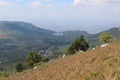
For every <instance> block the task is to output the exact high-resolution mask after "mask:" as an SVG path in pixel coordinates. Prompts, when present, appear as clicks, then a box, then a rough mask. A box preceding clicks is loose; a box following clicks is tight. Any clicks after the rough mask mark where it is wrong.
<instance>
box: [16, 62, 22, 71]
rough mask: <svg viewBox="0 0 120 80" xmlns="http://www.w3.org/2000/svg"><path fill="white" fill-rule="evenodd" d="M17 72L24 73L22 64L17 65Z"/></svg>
mask: <svg viewBox="0 0 120 80" xmlns="http://www.w3.org/2000/svg"><path fill="white" fill-rule="evenodd" d="M15 70H16V72H22V71H23V70H24V66H23V64H22V63H17V64H16V65H15Z"/></svg>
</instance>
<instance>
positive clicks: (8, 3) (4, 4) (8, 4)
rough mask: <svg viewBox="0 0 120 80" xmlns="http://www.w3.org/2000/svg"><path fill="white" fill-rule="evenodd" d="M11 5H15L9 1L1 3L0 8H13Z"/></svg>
mask: <svg viewBox="0 0 120 80" xmlns="http://www.w3.org/2000/svg"><path fill="white" fill-rule="evenodd" d="M11 5H14V3H12V2H7V1H0V6H11Z"/></svg>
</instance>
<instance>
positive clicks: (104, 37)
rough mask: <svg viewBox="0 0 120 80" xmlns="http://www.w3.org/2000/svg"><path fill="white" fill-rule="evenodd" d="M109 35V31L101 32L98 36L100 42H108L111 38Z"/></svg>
mask: <svg viewBox="0 0 120 80" xmlns="http://www.w3.org/2000/svg"><path fill="white" fill-rule="evenodd" d="M111 39H112V38H111V35H110V33H109V32H102V33H101V34H100V37H99V41H100V42H104V43H108V42H110V40H111Z"/></svg>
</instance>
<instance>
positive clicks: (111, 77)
mask: <svg viewBox="0 0 120 80" xmlns="http://www.w3.org/2000/svg"><path fill="white" fill-rule="evenodd" d="M119 52H120V42H113V43H109V44H108V45H107V46H105V47H99V46H98V47H96V48H95V50H92V49H91V50H88V51H87V52H84V53H83V54H81V53H77V54H74V55H71V56H67V57H65V58H59V59H56V60H54V61H51V62H48V63H47V64H44V65H42V66H37V67H36V68H35V69H31V70H27V71H25V72H22V73H18V74H15V75H12V76H9V77H6V78H3V79H1V80H21V79H22V80H120V57H119V56H120V54H119Z"/></svg>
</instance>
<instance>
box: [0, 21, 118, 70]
mask: <svg viewBox="0 0 120 80" xmlns="http://www.w3.org/2000/svg"><path fill="white" fill-rule="evenodd" d="M108 31H109V32H110V33H111V35H112V36H113V37H114V38H115V39H120V29H119V28H112V29H109V30H108ZM80 35H84V36H85V38H86V39H87V41H88V42H89V43H90V45H91V47H95V46H96V45H98V44H99V42H98V37H99V35H100V33H97V34H89V33H87V32H86V31H80V30H77V31H64V32H55V31H51V30H46V29H42V28H39V27H36V26H35V25H33V24H31V23H26V22H18V21H0V65H1V64H2V65H3V66H2V68H5V67H4V66H6V67H7V66H8V64H9V65H11V64H12V65H13V64H14V63H16V62H23V61H24V59H25V57H26V54H27V52H28V51H29V50H35V51H37V52H42V53H40V54H42V55H44V56H48V57H49V58H50V59H51V58H56V57H58V56H60V55H61V54H63V53H64V50H65V49H66V48H64V47H66V46H67V45H69V44H70V43H71V41H72V40H74V39H75V38H76V37H79V36H80ZM6 64H7V65H6Z"/></svg>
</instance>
